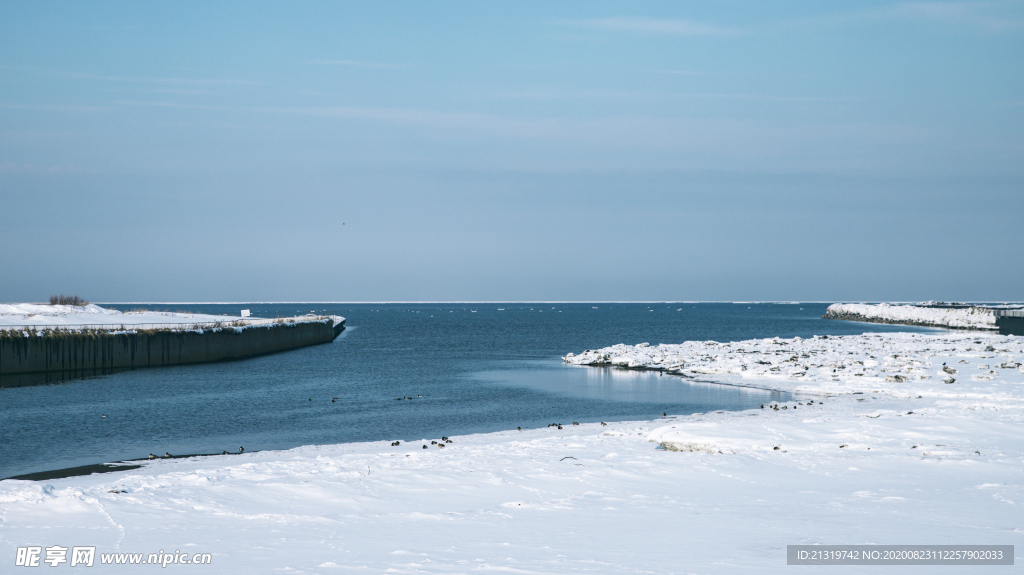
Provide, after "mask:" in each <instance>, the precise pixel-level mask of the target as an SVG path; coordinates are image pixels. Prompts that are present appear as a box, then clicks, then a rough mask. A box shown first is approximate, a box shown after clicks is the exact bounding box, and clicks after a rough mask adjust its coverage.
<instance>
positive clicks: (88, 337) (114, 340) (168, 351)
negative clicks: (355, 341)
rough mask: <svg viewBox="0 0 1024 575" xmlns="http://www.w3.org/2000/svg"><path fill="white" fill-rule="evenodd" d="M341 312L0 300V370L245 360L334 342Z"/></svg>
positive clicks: (342, 322)
mask: <svg viewBox="0 0 1024 575" xmlns="http://www.w3.org/2000/svg"><path fill="white" fill-rule="evenodd" d="M344 329H345V318H343V317H340V316H320V315H310V316H301V317H289V318H277V319H264V318H251V317H245V318H243V317H236V316H215V315H203V314H191V313H169V312H154V311H138V312H121V311H117V310H112V309H105V308H102V307H99V306H97V305H92V304H90V305H85V306H63V305H54V306H50V305H40V304H14V305H6V304H0V375H11V374H23V373H47V372H89V371H92V370H111V369H135V368H142V367H157V366H164V365H178V364H185V363H205V362H212V361H224V360H232V359H243V358H247V357H253V356H257V355H263V354H267V353H275V352H279V351H286V350H289V349H295V348H299V347H305V346H308V345H315V344H319V343H327V342H330V341H333V340H334V338H336V337H337V336H338V334H340V333H341V332H342V330H344Z"/></svg>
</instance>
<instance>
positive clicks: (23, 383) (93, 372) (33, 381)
mask: <svg viewBox="0 0 1024 575" xmlns="http://www.w3.org/2000/svg"><path fill="white" fill-rule="evenodd" d="M124 371H131V370H130V369H127V368H121V369H72V370H66V371H46V372H40V373H12V374H6V375H0V389H5V388H13V387H32V386H36V385H54V384H58V383H64V382H68V381H73V380H76V379H93V378H97V377H103V376H105V375H110V374H113V373H121V372H124Z"/></svg>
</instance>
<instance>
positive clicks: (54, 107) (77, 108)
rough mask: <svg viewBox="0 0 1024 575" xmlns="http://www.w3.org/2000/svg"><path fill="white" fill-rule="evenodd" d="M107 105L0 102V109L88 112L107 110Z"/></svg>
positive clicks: (108, 109)
mask: <svg viewBox="0 0 1024 575" xmlns="http://www.w3.org/2000/svg"><path fill="white" fill-rule="evenodd" d="M111 109H112V108H110V107H109V106H81V105H77V104H0V110H40V111H44V112H69V113H90V112H109V111H110V110H111Z"/></svg>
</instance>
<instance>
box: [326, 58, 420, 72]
mask: <svg viewBox="0 0 1024 575" xmlns="http://www.w3.org/2000/svg"><path fill="white" fill-rule="evenodd" d="M316 63H317V64H327V65H329V66H351V67H353V68H369V69H372V70H397V69H400V68H405V66H401V65H398V64H388V63H386V62H363V61H359V60H317V61H316Z"/></svg>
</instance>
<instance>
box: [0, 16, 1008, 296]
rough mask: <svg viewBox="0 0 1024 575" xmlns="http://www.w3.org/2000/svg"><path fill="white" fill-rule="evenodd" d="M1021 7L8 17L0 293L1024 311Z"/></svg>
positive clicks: (0, 39) (0, 115)
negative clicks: (896, 303)
mask: <svg viewBox="0 0 1024 575" xmlns="http://www.w3.org/2000/svg"><path fill="white" fill-rule="evenodd" d="M1021 62H1024V3H1021V2H827V1H814V2H771V3H768V2H665V3H661V2H577V3H573V2H562V3H547V2H536V3H531V2H516V3H492V2H476V3H455V2H448V3H425V2H388V3H336V2H325V3H316V2H304V3H259V2H238V3H231V2H218V3H201V2H196V3H188V2H180V3H163V4H159V5H153V3H112V2H102V3H100V2H97V3H88V4H86V3H74V2H69V3H51V2H23V3H16V2H7V3H4V4H3V5H2V6H0V200H2V204H0V232H2V234H3V236H4V237H5V239H6V242H5V249H4V250H2V251H0V277H2V282H0V301H41V300H45V299H46V298H47V296H49V294H50V293H55V292H61V291H63V292H73V293H78V294H79V295H81V296H83V297H87V298H89V299H91V300H93V301H268V300H277V301H281V300H286V301H296V300H298V301H310V300H330V301H339V300H341V301H385V300H388V301H394V300H405V301H408V300H420V301H423V300H431V301H451V300H836V301H840V300H917V299H943V300H1024V292H1022V289H1021V286H1022V285H1024V266H1022V265H1021V262H1022V261H1024V240H1022V236H1021V229H1022V228H1024V74H1022V73H1021Z"/></svg>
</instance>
